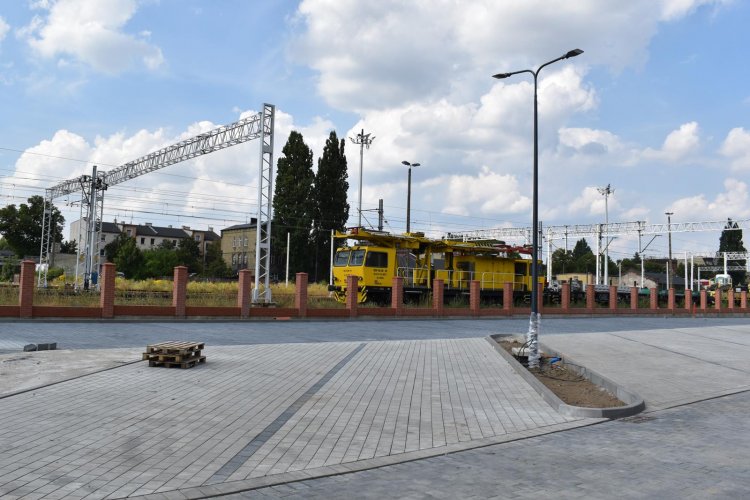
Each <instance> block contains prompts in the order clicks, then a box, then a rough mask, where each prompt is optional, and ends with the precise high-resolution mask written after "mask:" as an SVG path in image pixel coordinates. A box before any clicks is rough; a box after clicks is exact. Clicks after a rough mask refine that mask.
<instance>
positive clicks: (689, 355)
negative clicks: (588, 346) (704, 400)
mask: <svg viewBox="0 0 750 500" xmlns="http://www.w3.org/2000/svg"><path fill="white" fill-rule="evenodd" d="M610 335H612V336H613V337H617V338H620V339H623V340H628V341H630V342H636V343H638V344H643V345H645V346H648V347H652V348H654V349H659V350H662V351H666V352H669V353H671V354H677V355H678V356H685V357H686V358H690V359H692V360H694V361H700V362H701V363H710V364H712V365H715V366H720V367H721V368H726V369H727V370H733V371H736V372H740V373H748V371H747V370H741V369H739V368H734V367H732V366H727V365H726V364H722V363H717V362H715V361H711V360H709V359H705V358H700V357H697V356H693V355H691V354H688V353H685V352H680V351H676V350H674V349H669V348H667V347H664V346H660V345H656V344H650V343H648V342H644V341H642V340H637V339H633V338H628V337H625V336H623V335H617V334H614V333H611V334H610Z"/></svg>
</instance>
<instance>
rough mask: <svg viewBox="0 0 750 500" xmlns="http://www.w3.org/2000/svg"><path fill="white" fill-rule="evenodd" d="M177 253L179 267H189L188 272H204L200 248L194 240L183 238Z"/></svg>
mask: <svg viewBox="0 0 750 500" xmlns="http://www.w3.org/2000/svg"><path fill="white" fill-rule="evenodd" d="M175 253H176V254H177V262H178V263H179V264H178V265H180V266H185V267H187V268H188V272H190V273H202V272H203V262H201V250H200V246H198V243H197V242H196V241H195V240H194V239H193V238H182V239H181V240H180V243H179V244H178V245H177V250H176V252H175Z"/></svg>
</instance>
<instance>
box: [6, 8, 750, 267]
mask: <svg viewBox="0 0 750 500" xmlns="http://www.w3.org/2000/svg"><path fill="white" fill-rule="evenodd" d="M748 21H750V5H749V4H748V2H740V1H739V0H737V1H731V0H724V1H722V0H662V1H654V0H633V1H630V2H619V1H588V2H586V1H582V2H551V1H542V0H532V1H526V2H512V1H492V0H486V1H471V0H466V1H461V2H458V1H455V0H435V1H430V2H427V1H413V2H403V1H395V0H393V1H380V2H371V3H363V2H356V1H350V0H337V1H333V0H306V1H303V2H292V1H270V0H269V1H254V2H247V1H240V0H236V1H232V0H225V1H213V2H209V1H198V0H98V1H96V2H94V1H90V0H58V1H53V0H49V1H46V0H33V1H32V0H29V1H18V2H3V3H2V4H0V113H1V116H2V121H0V127H2V135H1V136H0V148H2V149H0V176H2V178H1V179H0V198H2V199H1V200H0V203H3V204H8V203H16V204H18V203H21V202H23V201H25V199H26V198H27V197H28V196H30V195H31V194H41V193H43V189H44V188H45V187H49V186H51V185H54V184H55V183H57V182H59V181H60V180H63V179H67V178H72V177H77V176H79V175H81V174H84V173H90V168H91V164H92V163H96V164H98V165H100V168H103V169H105V170H106V169H109V168H112V166H116V165H120V164H122V163H124V162H127V161H129V160H132V159H135V158H137V157H138V156H141V155H143V154H146V153H148V152H150V151H151V150H154V149H156V148H159V147H163V146H166V145H168V144H171V143H174V142H176V141H178V140H180V139H182V138H186V137H190V136H192V135H195V134H197V133H200V132H201V131H204V130H207V129H210V128H213V127H215V126H218V125H222V124H226V123H230V122H233V121H235V120H237V119H238V118H239V117H240V116H241V115H242V113H249V112H253V111H255V110H257V109H259V107H260V105H261V104H262V103H264V102H268V103H272V104H275V105H276V107H277V129H276V134H277V135H276V144H275V146H276V151H277V153H276V155H275V156H276V158H278V156H279V155H280V150H281V148H282V147H283V144H284V142H285V141H286V138H287V136H288V134H289V132H290V131H291V130H292V129H296V130H299V131H301V132H302V133H303V135H304V137H305V140H306V142H307V143H308V144H309V145H310V146H311V147H312V148H313V150H314V152H315V155H316V157H317V156H319V155H320V153H321V151H322V146H323V143H324V141H325V138H326V137H327V135H328V133H329V131H330V130H336V131H337V133H338V134H339V136H340V137H345V136H347V137H351V136H353V135H355V134H356V133H357V132H358V131H359V130H360V129H362V128H364V129H365V131H366V132H371V133H372V134H373V135H374V136H376V139H375V142H374V143H373V145H372V147H371V148H370V149H369V150H367V151H366V152H365V161H364V176H363V184H364V190H363V208H364V209H373V208H376V207H377V202H378V199H379V198H383V199H384V205H385V218H386V220H387V221H388V225H387V229H389V230H391V231H393V232H401V231H403V230H404V228H405V206H406V168H405V167H404V166H403V165H401V161H402V160H408V161H411V162H420V163H421V164H422V166H421V167H419V168H417V169H415V170H414V172H413V186H412V216H411V224H412V229H413V230H421V231H425V232H427V233H429V234H431V235H433V236H440V235H442V234H444V233H445V232H446V231H465V230H472V229H486V228H491V227H497V226H508V225H512V226H528V225H529V224H530V211H531V176H530V174H531V147H532V128H531V127H532V120H531V118H532V105H533V101H532V98H533V97H532V90H533V87H532V85H531V82H530V79H529V78H528V76H526V77H525V76H523V75H519V76H516V77H513V78H510V79H507V80H502V81H498V80H494V79H492V78H491V77H490V75H492V74H494V73H497V72H502V71H512V70H518V69H526V68H535V67H536V66H537V65H538V64H540V63H542V62H545V61H547V60H550V59H553V58H555V57H557V56H559V55H561V54H563V53H565V52H566V51H568V50H570V49H573V48H581V49H583V50H584V51H585V52H584V54H583V55H581V56H579V57H577V58H575V59H571V60H568V61H563V62H559V63H556V64H555V65H553V66H550V67H547V68H545V69H544V70H543V72H542V74H541V76H540V82H539V96H540V97H539V112H540V218H541V219H542V221H543V222H544V223H545V224H556V225H562V224H584V223H592V222H603V220H604V200H603V197H602V196H601V195H599V194H598V193H597V191H596V188H597V187H601V186H605V185H607V184H611V185H612V187H613V188H614V189H615V194H614V195H613V196H612V197H610V199H609V219H610V221H622V222H624V221H635V220H645V221H648V222H664V219H665V216H664V212H665V211H672V212H674V213H675V215H674V216H673V221H675V222H694V221H704V220H723V219H725V218H727V217H732V218H734V219H747V218H750V199H749V198H748V188H747V183H748V175H747V174H748V171H750V118H748V117H750V87H748V84H747V82H748V81H750V78H749V77H750V74H749V73H750V69H749V65H748V64H747V54H746V53H745V52H746V48H747V47H748V46H750V35H748V30H747V29H746V27H747V25H748ZM358 153H359V151H358V150H357V149H356V148H355V147H354V145H352V144H351V143H349V144H348V145H347V156H348V159H349V173H350V176H349V182H350V186H351V189H350V196H349V202H350V205H351V207H352V210H351V215H352V218H351V220H352V221H353V222H354V221H356V212H355V209H356V206H357V198H358V192H357V186H358V181H359V154H358ZM56 157H63V158H68V159H70V160H64V159H61V158H56ZM72 160H78V161H72ZM257 161H258V160H257V145H254V144H252V143H251V144H246V145H242V146H237V147H234V148H230V149H228V150H225V151H222V152H219V153H215V154H212V155H207V156H205V157H202V158H199V159H196V160H193V161H190V162H185V163H183V164H180V165H175V166H172V167H168V168H166V169H163V170H162V171H159V172H156V173H152V174H148V175H146V176H143V177H141V178H139V179H136V180H133V181H130V182H128V183H123V184H121V185H119V186H116V187H113V188H112V189H110V190H109V191H108V192H107V195H106V196H107V198H106V200H105V218H106V219H108V220H111V219H113V218H117V219H118V220H121V219H125V220H133V221H134V222H141V223H143V222H152V223H154V224H160V225H167V224H172V225H190V226H191V227H196V228H205V227H207V226H211V227H213V228H214V229H216V230H219V229H221V228H222V227H226V226H228V225H231V224H235V223H237V222H244V221H245V220H246V219H247V218H249V217H252V216H254V215H255V211H256V204H255V186H257V168H258V165H257ZM75 201H76V199H75V197H67V198H65V199H59V200H57V205H58V206H59V207H60V208H61V209H62V211H63V213H64V215H65V217H66V219H67V220H68V221H69V222H70V221H73V220H75V219H77V218H78V208H77V205H76V204H75ZM365 219H366V220H369V221H371V222H373V223H375V221H376V217H375V216H374V215H373V212H368V213H366V217H365ZM718 239H719V234H717V233H682V234H675V235H673V250H674V251H675V252H679V253H681V252H684V251H696V252H701V251H713V250H716V249H717V248H718ZM590 243H591V244H592V247H593V246H594V245H593V242H590ZM651 248H652V254H653V255H664V254H665V253H666V238H657V240H656V241H655V242H654V244H653V245H652V247H651ZM636 250H637V243H635V240H634V239H632V238H625V237H623V238H618V239H617V240H616V241H615V242H614V243H613V244H612V252H611V254H610V255H611V257H612V258H613V259H617V258H622V257H625V256H631V255H632V254H633V252H634V251H636Z"/></svg>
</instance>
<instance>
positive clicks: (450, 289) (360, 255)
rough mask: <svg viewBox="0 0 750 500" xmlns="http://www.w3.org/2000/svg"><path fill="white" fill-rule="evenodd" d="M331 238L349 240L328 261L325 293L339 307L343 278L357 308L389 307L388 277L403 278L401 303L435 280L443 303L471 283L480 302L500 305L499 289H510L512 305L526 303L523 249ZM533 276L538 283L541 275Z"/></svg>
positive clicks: (419, 237) (378, 235) (367, 236)
mask: <svg viewBox="0 0 750 500" xmlns="http://www.w3.org/2000/svg"><path fill="white" fill-rule="evenodd" d="M334 238H336V239H346V240H350V241H348V242H347V246H344V247H341V248H339V249H338V250H337V251H336V254H335V255H334V258H333V283H331V284H330V285H329V289H330V290H331V291H333V292H334V294H335V296H336V299H337V300H338V301H340V302H344V301H345V299H346V293H347V289H346V277H347V276H349V275H354V276H357V278H358V282H359V286H358V289H357V294H358V301H359V303H365V302H375V303H379V304H389V303H390V300H391V287H392V283H393V277H394V276H401V277H402V278H404V298H405V300H410V301H417V300H420V299H422V298H425V297H427V296H429V294H430V293H431V290H432V283H433V281H434V280H436V279H441V280H443V282H444V283H445V287H444V289H445V297H444V298H445V300H446V302H448V301H450V300H453V299H455V298H457V297H465V296H467V295H468V293H469V283H470V282H471V281H473V280H477V281H479V283H480V290H481V298H482V300H483V301H487V302H495V303H502V298H503V288H504V286H505V283H512V284H513V299H514V301H515V302H521V301H528V300H529V298H530V295H531V280H532V277H531V258H530V255H529V254H530V253H531V249H530V248H529V247H511V246H508V245H505V244H504V243H503V242H500V241H482V242H464V241H455V240H445V239H443V240H435V239H430V238H426V237H425V236H424V234H423V233H406V234H403V235H392V234H389V233H384V232H378V231H369V230H366V229H363V228H352V229H349V230H348V231H347V232H345V233H341V232H336V234H335V235H334ZM524 255H525V256H526V258H524ZM539 265H540V266H541V262H539ZM539 276H540V280H539V282H540V283H544V278H543V273H542V272H540V273H539Z"/></svg>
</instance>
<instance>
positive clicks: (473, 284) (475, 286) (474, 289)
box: [469, 280, 480, 315]
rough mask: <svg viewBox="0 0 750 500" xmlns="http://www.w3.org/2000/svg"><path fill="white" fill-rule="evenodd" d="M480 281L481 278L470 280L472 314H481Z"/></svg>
mask: <svg viewBox="0 0 750 500" xmlns="http://www.w3.org/2000/svg"><path fill="white" fill-rule="evenodd" d="M479 285H480V283H479V280H471V281H470V282H469V309H471V312H472V314H474V315H478V314H479V303H480V300H479V294H480V287H479Z"/></svg>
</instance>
